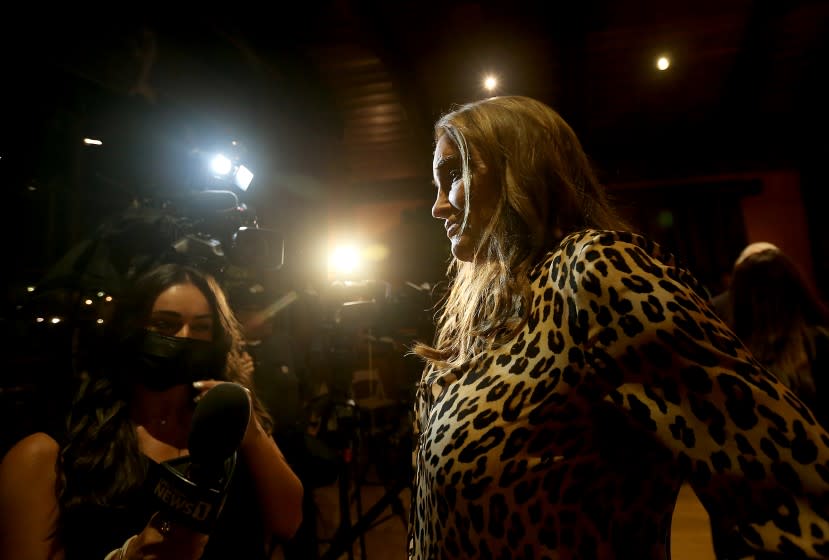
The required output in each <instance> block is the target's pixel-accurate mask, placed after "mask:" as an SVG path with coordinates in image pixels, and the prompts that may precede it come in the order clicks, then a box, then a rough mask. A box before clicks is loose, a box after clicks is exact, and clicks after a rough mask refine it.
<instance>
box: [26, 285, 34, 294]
mask: <svg viewBox="0 0 829 560" xmlns="http://www.w3.org/2000/svg"><path fill="white" fill-rule="evenodd" d="M26 291H27V292H29V293H32V292H34V291H35V287H34V286H26Z"/></svg>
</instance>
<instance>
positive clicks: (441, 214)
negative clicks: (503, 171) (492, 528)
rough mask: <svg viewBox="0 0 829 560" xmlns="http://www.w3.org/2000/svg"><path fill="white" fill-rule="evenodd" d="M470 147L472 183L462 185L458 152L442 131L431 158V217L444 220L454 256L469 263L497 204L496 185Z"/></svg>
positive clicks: (461, 167) (475, 152)
mask: <svg viewBox="0 0 829 560" xmlns="http://www.w3.org/2000/svg"><path fill="white" fill-rule="evenodd" d="M470 150H471V163H470V165H471V175H472V185H469V186H467V185H465V184H464V180H463V165H462V162H461V157H460V152H459V151H458V149H457V147H456V146H455V143H454V142H453V141H452V139H451V138H450V137H449V136H448V135H446V134H444V135H443V136H441V137H440V138H439V139H438V141H437V145H436V146H435V156H434V159H433V161H432V173H433V177H434V183H435V187H436V188H437V195H436V198H435V203H434V204H433V205H432V216H434V217H435V218H437V219H439V220H443V222H444V227H445V228H446V235H447V237H449V241H450V243H451V249H452V254H453V255H454V256H455V258H456V259H458V260H461V261H466V262H472V260H473V258H474V255H475V249H476V247H477V246H478V243H479V242H480V239H481V234H482V232H483V230H484V228H485V227H486V225H487V223H489V220H490V218H491V217H492V214H493V213H494V212H495V207H496V205H497V203H498V185H497V183H496V181H495V178H494V177H493V176H492V174H490V173H489V172H488V171H489V169H488V168H487V166H486V164H485V163H484V162H483V161H482V160H481V158H480V157H479V154H478V152H477V150H475V148H474V147H470ZM467 188H470V189H471V191H470V200H471V202H470V208H469V221H468V222H467V225H466V228H465V229H463V230H461V224H462V223H463V218H464V211H465V208H466V189H467Z"/></svg>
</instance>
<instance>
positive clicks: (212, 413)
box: [148, 383, 251, 534]
mask: <svg viewBox="0 0 829 560" xmlns="http://www.w3.org/2000/svg"><path fill="white" fill-rule="evenodd" d="M250 414H251V407H250V400H249V399H248V395H247V392H246V391H245V389H244V388H242V387H241V386H240V385H237V384H235V383H221V384H219V385H216V386H215V387H213V388H212V389H210V390H209V391H207V392H206V393H205V394H204V396H203V397H202V398H201V400H199V402H198V404H197V405H196V409H195V411H193V419H192V422H191V427H190V433H189V435H188V438H187V447H188V450H189V452H190V455H189V456H187V457H180V458H178V459H172V460H170V461H165V462H163V463H159V464H157V465H154V466H153V468H152V469H151V471H150V475H149V480H148V482H149V488H150V491H151V493H152V495H153V496H154V498H155V500H156V501H157V502H158V505H159V510H160V511H161V512H162V515H164V516H165V517H166V518H167V519H169V520H170V521H173V522H176V523H180V524H182V525H184V526H186V527H189V528H190V529H193V530H194V531H197V532H199V533H204V534H209V533H210V531H211V529H212V528H213V525H214V524H215V522H216V519H217V518H218V517H219V514H220V513H221V510H222V507H223V506H224V501H225V498H226V497H227V490H228V487H229V485H230V481H231V479H232V478H233V472H234V469H235V467H236V457H237V450H238V449H239V446H240V445H241V443H242V439H243V438H244V436H245V431H246V429H247V426H248V421H249V418H250Z"/></svg>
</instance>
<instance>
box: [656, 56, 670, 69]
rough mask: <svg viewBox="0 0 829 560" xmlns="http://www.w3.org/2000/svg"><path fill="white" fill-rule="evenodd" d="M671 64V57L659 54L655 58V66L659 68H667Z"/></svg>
mask: <svg viewBox="0 0 829 560" xmlns="http://www.w3.org/2000/svg"><path fill="white" fill-rule="evenodd" d="M670 66H671V59H670V58H668V57H667V56H660V57H659V58H657V59H656V67H657V68H658V69H660V70H667V69H668V68H669V67H670Z"/></svg>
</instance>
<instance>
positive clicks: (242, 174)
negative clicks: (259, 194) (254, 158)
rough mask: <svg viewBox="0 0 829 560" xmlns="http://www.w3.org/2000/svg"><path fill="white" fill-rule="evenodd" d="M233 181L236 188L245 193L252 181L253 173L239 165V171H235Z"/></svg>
mask: <svg viewBox="0 0 829 560" xmlns="http://www.w3.org/2000/svg"><path fill="white" fill-rule="evenodd" d="M235 181H236V186H237V187H239V188H240V189H242V190H243V191H246V190H248V187H249V186H250V182H251V181H253V172H252V171H251V170H250V169H248V168H247V167H245V166H244V165H240V166H239V169H237V170H236V178H235Z"/></svg>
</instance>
